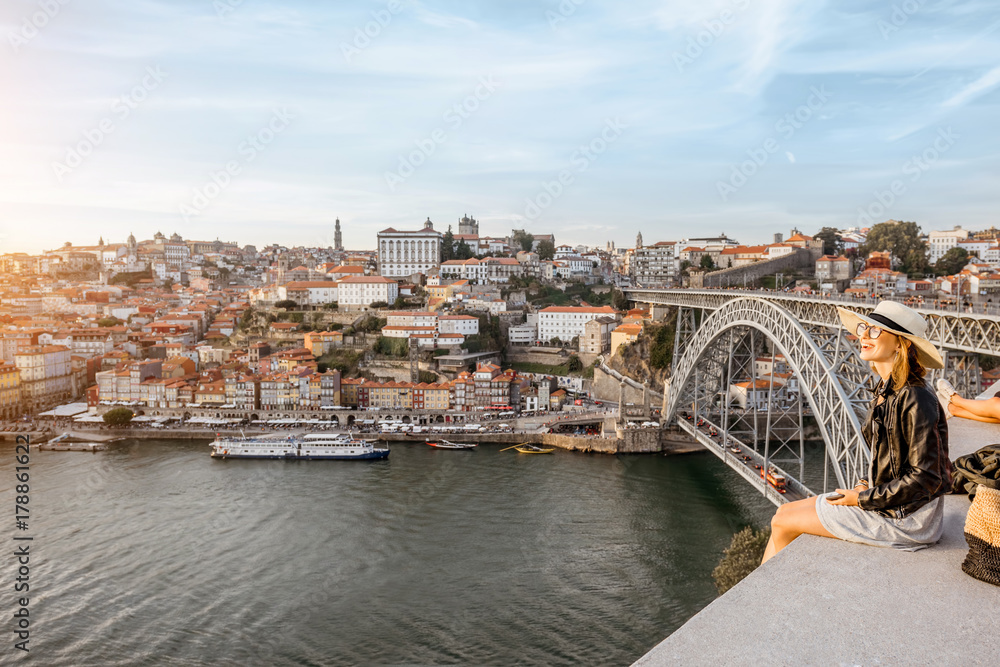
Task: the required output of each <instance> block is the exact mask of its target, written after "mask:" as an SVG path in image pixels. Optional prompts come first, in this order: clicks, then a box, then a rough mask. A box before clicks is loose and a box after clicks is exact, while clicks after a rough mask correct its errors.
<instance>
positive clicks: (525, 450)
mask: <svg viewBox="0 0 1000 667" xmlns="http://www.w3.org/2000/svg"><path fill="white" fill-rule="evenodd" d="M514 449H516V450H517V451H519V452H521V453H522V454H551V453H552V452H554V451H556V450H555V448H554V447H539V446H538V445H532V444H529V443H527V442H526V443H524V444H523V445H518V446H517V447H515V448H514Z"/></svg>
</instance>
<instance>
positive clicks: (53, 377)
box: [14, 345, 74, 412]
mask: <svg viewBox="0 0 1000 667" xmlns="http://www.w3.org/2000/svg"><path fill="white" fill-rule="evenodd" d="M71 357H72V352H71V351H70V349H69V348H68V347H66V346H65V345H46V346H36V347H28V348H25V349H23V350H21V351H19V352H17V353H16V354H15V355H14V365H15V366H17V368H18V370H19V371H20V372H21V382H20V385H21V400H22V402H23V404H24V408H25V410H26V411H28V412H40V411H42V410H48V409H49V408H51V407H54V406H56V405H59V404H60V403H63V402H65V401H68V400H70V399H71V398H73V394H74V387H73V366H72V358H71Z"/></svg>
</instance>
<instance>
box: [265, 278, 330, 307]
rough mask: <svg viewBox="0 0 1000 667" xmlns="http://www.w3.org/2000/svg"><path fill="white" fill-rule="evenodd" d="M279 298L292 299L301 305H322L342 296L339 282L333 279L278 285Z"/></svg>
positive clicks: (280, 299) (282, 299)
mask: <svg viewBox="0 0 1000 667" xmlns="http://www.w3.org/2000/svg"><path fill="white" fill-rule="evenodd" d="M277 296H278V300H279V301H284V300H286V299H291V300H292V301H294V302H295V303H297V304H299V305H300V306H322V305H324V304H327V303H336V302H337V300H338V299H339V298H340V294H339V289H338V287H337V283H335V282H333V281H331V280H302V281H293V282H290V283H285V284H284V285H279V286H278V293H277Z"/></svg>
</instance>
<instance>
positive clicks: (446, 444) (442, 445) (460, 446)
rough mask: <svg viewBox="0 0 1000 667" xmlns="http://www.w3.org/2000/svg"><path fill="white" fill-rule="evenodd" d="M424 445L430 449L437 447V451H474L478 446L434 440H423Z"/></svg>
mask: <svg viewBox="0 0 1000 667" xmlns="http://www.w3.org/2000/svg"><path fill="white" fill-rule="evenodd" d="M424 443H425V444H427V445H429V446H431V447H437V448H438V449H475V448H476V447H478V445H477V444H476V443H474V442H449V441H447V440H436V441H434V442H431V441H430V440H424Z"/></svg>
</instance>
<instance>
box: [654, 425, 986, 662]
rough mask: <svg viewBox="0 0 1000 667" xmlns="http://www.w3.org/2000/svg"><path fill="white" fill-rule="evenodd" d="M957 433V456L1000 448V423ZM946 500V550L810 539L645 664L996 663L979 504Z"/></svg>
mask: <svg viewBox="0 0 1000 667" xmlns="http://www.w3.org/2000/svg"><path fill="white" fill-rule="evenodd" d="M949 429H950V436H951V437H950V438H949V440H950V442H951V443H952V446H951V454H952V456H953V457H958V456H961V455H963V454H967V453H969V452H972V451H975V450H976V449H978V448H979V447H982V446H983V445H986V444H990V443H994V442H1000V425H988V424H981V423H978V422H972V421H968V420H964V419H952V420H950V421H949ZM945 500H946V504H945V508H946V510H945V534H944V537H943V538H942V540H941V542H940V543H939V544H938V545H936V546H934V547H931V548H930V549H925V550H923V551H917V552H913V553H911V552H906V551H897V550H895V549H879V548H875V547H868V546H862V545H858V544H851V543H848V542H842V541H840V540H830V539H826V538H822V537H814V536H810V535H805V536H803V537H800V538H799V539H797V540H795V542H793V543H792V544H791V545H790V546H789V547H788V548H786V549H784V550H783V551H782V552H781V553H780V554H778V555H777V556H776V557H775V558H773V559H771V560H770V561H768V563H767V564H766V565H764V566H762V567H760V568H758V569H757V570H756V571H755V572H754V573H753V574H751V575H750V576H749V577H747V578H746V579H744V580H743V581H742V582H741V583H740V584H738V585H737V586H736V587H735V588H733V589H732V590H731V591H729V592H728V593H726V594H725V595H723V596H722V597H720V598H718V599H717V600H715V601H714V602H713V603H712V604H710V605H709V606H708V607H706V608H705V609H703V610H702V611H701V612H700V613H699V614H697V615H696V616H695V617H694V618H692V619H691V620H690V621H688V622H687V623H686V624H684V625H683V626H682V627H681V628H680V629H678V630H677V631H676V632H674V633H673V634H672V635H670V636H669V637H668V638H667V639H665V640H664V641H663V642H661V643H660V644H659V645H657V646H656V647H655V648H653V649H652V650H651V651H650V652H649V653H647V654H646V655H645V656H643V657H642V658H641V659H639V660H638V661H637V662H636V665H641V666H642V667H653V666H656V665H676V664H683V665H702V664H704V665H720V664H723V665H764V664H767V665H795V664H821V665H836V664H851V665H875V664H893V665H932V664H950V665H959V664H961V665H992V664H996V656H997V655H1000V614H998V613H997V610H998V609H1000V588H998V587H996V586H991V585H990V584H987V583H984V582H981V581H978V580H976V579H973V578H972V577H969V576H967V575H966V574H965V573H963V572H962V570H961V563H962V560H963V559H964V558H965V554H966V552H967V551H968V546H967V545H966V543H965V539H964V537H963V535H962V528H963V526H964V524H965V514H966V512H967V511H968V508H969V501H968V499H967V498H966V496H964V495H960V496H947V497H946V498H945Z"/></svg>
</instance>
